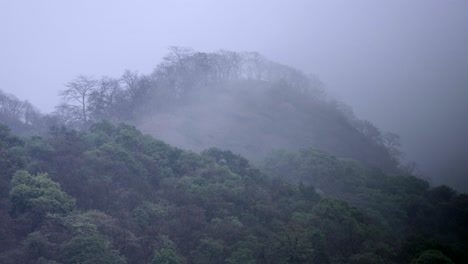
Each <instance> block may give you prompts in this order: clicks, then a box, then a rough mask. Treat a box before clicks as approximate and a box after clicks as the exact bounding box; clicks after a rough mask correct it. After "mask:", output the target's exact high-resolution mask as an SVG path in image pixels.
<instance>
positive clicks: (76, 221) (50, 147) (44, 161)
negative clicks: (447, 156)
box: [0, 122, 468, 263]
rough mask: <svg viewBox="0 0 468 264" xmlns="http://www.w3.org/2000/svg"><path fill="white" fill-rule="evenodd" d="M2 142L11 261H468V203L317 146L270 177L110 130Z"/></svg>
mask: <svg viewBox="0 0 468 264" xmlns="http://www.w3.org/2000/svg"><path fill="white" fill-rule="evenodd" d="M0 145H1V149H0V168H1V170H0V172H1V175H0V188H1V192H0V194H1V197H0V219H1V221H0V236H1V237H2V240H1V242H0V262H1V263H409V262H411V261H413V262H412V263H463V261H464V260H466V259H467V257H468V256H467V252H468V250H467V249H468V246H467V244H466V241H467V238H468V229H467V227H468V225H467V224H468V222H467V219H468V218H467V216H468V196H467V195H465V194H457V193H456V192H455V191H454V190H452V189H450V188H449V187H445V186H442V187H435V188H434V187H433V188H431V187H430V186H429V184H428V183H427V182H425V181H423V180H421V179H418V178H416V177H414V176H411V175H392V174H386V173H383V172H382V171H379V170H373V169H367V168H365V167H363V166H362V165H360V164H359V163H357V162H355V161H350V160H342V159H338V158H336V157H335V156H332V155H330V154H327V153H325V152H323V151H319V150H315V149H304V150H301V151H300V152H291V153H288V152H279V153H276V154H274V155H272V156H271V157H270V158H268V159H267V160H266V161H265V165H264V166H263V169H262V170H263V171H264V172H262V170H259V169H257V168H255V167H253V166H252V165H250V164H249V162H248V161H247V160H246V159H245V158H242V157H241V156H239V155H236V154H233V153H232V152H230V151H222V150H219V149H215V148H212V149H208V150H205V151H203V152H202V153H201V154H196V153H194V152H190V151H185V150H181V149H178V148H174V147H171V146H170V145H167V144H165V143H163V142H161V141H159V140H156V139H153V138H152V137H151V136H147V135H143V134H142V133H141V132H140V131H138V130H137V129H136V128H134V127H132V126H129V125H124V124H122V125H118V126H114V125H112V124H110V123H109V122H100V123H96V124H94V125H92V126H91V127H90V129H89V130H86V131H81V132H77V131H75V130H69V129H65V128H61V129H58V128H55V129H53V130H51V132H50V135H49V136H48V137H47V138H42V137H38V136H34V137H30V138H24V139H20V138H18V137H16V136H14V135H12V134H11V133H9V131H8V129H7V128H6V127H5V126H1V129H0ZM294 182H299V183H298V184H295V183H294ZM313 185H316V186H318V188H317V189H316V188H314V187H313ZM428 259H429V260H430V261H439V262H427V261H428Z"/></svg>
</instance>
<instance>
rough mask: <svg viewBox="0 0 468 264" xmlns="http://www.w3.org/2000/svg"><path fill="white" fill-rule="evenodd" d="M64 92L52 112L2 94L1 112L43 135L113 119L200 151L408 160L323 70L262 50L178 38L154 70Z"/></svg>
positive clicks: (380, 164)
mask: <svg viewBox="0 0 468 264" xmlns="http://www.w3.org/2000/svg"><path fill="white" fill-rule="evenodd" d="M60 95H61V98H62V103H61V104H60V105H59V106H57V107H56V111H55V112H54V113H51V114H48V115H45V116H43V117H42V118H38V117H37V114H36V112H33V113H34V114H35V115H34V117H35V119H32V118H31V116H32V115H31V114H30V113H31V112H32V111H31V110H30V109H32V108H31V107H29V108H28V107H22V108H21V107H19V108H18V107H11V106H10V105H13V104H12V103H14V104H16V105H28V104H27V103H25V102H21V101H19V100H17V99H14V98H10V99H9V100H4V102H10V103H9V104H7V103H2V104H1V105H0V106H1V107H0V110H2V111H0V120H2V122H4V123H5V124H8V125H9V126H10V127H11V128H12V130H13V131H14V132H16V133H20V134H23V135H28V134H32V133H33V132H31V131H36V132H37V131H40V132H41V133H42V134H43V135H44V134H45V133H46V132H47V129H48V127H50V126H52V125H56V126H60V125H66V126H67V127H71V128H75V129H78V130H80V129H86V128H88V127H89V126H90V125H91V124H93V123H95V122H99V121H100V120H102V119H105V120H109V121H110V122H112V123H118V122H126V123H129V124H133V125H135V126H137V127H138V128H140V129H142V130H143V131H144V132H146V133H149V134H151V135H154V136H155V137H157V138H159V139H162V140H164V141H166V142H168V143H170V144H172V145H175V146H178V147H182V148H185V149H191V150H194V151H201V150H203V149H206V148H209V147H219V148H222V149H230V150H232V151H234V152H236V153H239V154H241V155H243V156H245V157H247V158H248V159H250V160H254V161H260V160H262V159H263V158H265V157H266V156H267V155H268V154H269V153H271V152H272V151H273V150H277V149H291V150H297V149H300V148H304V147H317V148H320V149H323V150H325V151H327V152H330V153H331V154H334V155H336V156H338V157H344V158H351V159H355V160H358V161H360V162H362V163H364V164H366V165H367V166H370V167H372V168H379V169H382V170H384V171H386V172H396V171H398V170H400V169H401V164H400V163H401V158H402V155H401V152H400V151H399V137H398V135H396V134H394V133H384V132H382V131H380V130H379V129H378V128H377V127H375V126H374V125H373V124H372V123H371V122H369V121H366V120H361V119H359V118H358V117H356V116H354V114H353V113H352V110H351V108H350V107H349V106H347V105H345V104H344V103H342V102H339V101H336V100H335V99H333V98H330V97H329V96H328V95H327V93H326V91H324V89H323V87H322V85H321V83H320V81H319V80H318V79H317V78H315V77H313V76H309V75H306V74H304V73H302V72H301V71H299V70H297V69H294V68H291V67H288V66H285V65H281V64H279V63H275V62H272V61H270V60H268V59H267V58H265V57H263V56H261V55H260V54H258V53H255V52H244V53H237V52H231V51H219V52H213V53H204V52H196V51H193V50H190V49H186V48H179V47H173V48H171V52H170V53H169V54H167V56H166V57H164V59H163V61H162V62H161V63H159V64H158V65H157V66H156V68H155V70H154V71H153V72H152V73H151V74H148V75H143V74H137V73H133V72H130V71H126V72H125V73H124V74H123V75H122V76H121V77H118V78H111V77H102V78H100V79H97V78H91V77H89V76H79V77H77V78H76V79H75V80H72V81H70V82H69V83H68V84H67V85H66V88H65V89H64V90H63V91H62V92H61V93H60ZM7 99H8V98H7ZM29 105H30V104H29ZM2 113H4V114H2ZM5 117H7V118H5Z"/></svg>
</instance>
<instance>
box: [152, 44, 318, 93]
mask: <svg viewBox="0 0 468 264" xmlns="http://www.w3.org/2000/svg"><path fill="white" fill-rule="evenodd" d="M170 50H171V52H170V53H169V54H168V55H167V56H166V57H164V61H163V62H162V63H161V64H159V65H158V66H157V67H156V69H155V71H154V72H153V74H152V78H153V79H154V80H156V81H157V82H158V83H159V84H160V86H165V87H168V88H169V89H172V91H173V92H174V95H175V96H177V97H181V96H183V94H185V93H190V89H194V88H196V87H197V86H200V85H206V84H213V83H219V82H226V81H238V80H256V81H267V82H278V81H282V82H285V83H287V84H288V86H289V87H290V88H296V89H299V90H302V91H311V90H313V91H319V90H320V87H319V86H318V85H317V81H316V79H314V78H311V77H310V76H307V75H305V74H303V73H302V72H301V71H298V70H296V69H293V68H291V67H288V66H285V65H282V64H278V63H275V62H272V61H269V60H268V59H266V58H265V57H264V56H262V55H260V54H259V53H257V52H243V53H238V52H232V51H224V50H222V51H218V52H214V53H204V52H195V51H193V50H191V49H187V48H180V47H172V48H171V49H170Z"/></svg>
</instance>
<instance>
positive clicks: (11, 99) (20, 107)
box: [0, 91, 43, 134]
mask: <svg viewBox="0 0 468 264" xmlns="http://www.w3.org/2000/svg"><path fill="white" fill-rule="evenodd" d="M42 118H43V116H42V114H41V113H40V112H39V110H38V109H37V108H36V107H34V106H33V105H32V104H31V103H29V102H28V101H21V100H19V99H18V98H16V97H15V96H14V95H11V94H6V93H4V92H2V91H0V120H1V121H2V123H5V124H6V125H8V126H9V127H10V128H11V129H12V130H13V131H15V132H17V133H20V134H23V133H25V132H26V131H27V130H29V127H35V126H36V127H37V126H39V125H40V124H41V123H42Z"/></svg>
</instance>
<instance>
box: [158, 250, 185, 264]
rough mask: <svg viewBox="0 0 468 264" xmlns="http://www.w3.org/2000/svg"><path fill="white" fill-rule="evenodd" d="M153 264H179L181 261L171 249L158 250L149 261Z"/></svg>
mask: <svg viewBox="0 0 468 264" xmlns="http://www.w3.org/2000/svg"><path fill="white" fill-rule="evenodd" d="M151 263H153V264H181V263H182V260H181V258H180V257H179V256H178V255H177V253H176V252H174V250H172V249H161V250H158V251H157V252H156V254H155V256H154V258H153V260H152V261H151Z"/></svg>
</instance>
